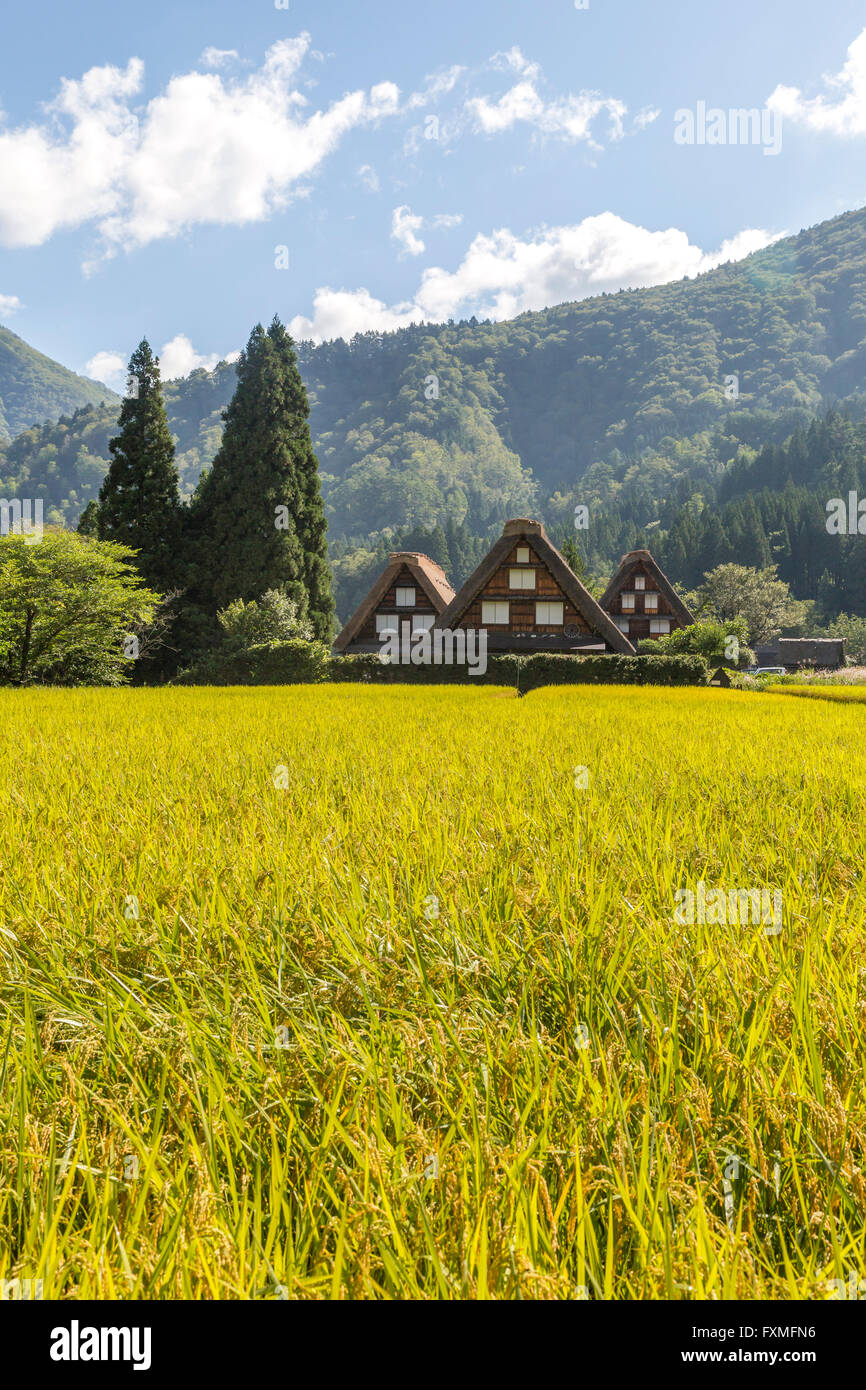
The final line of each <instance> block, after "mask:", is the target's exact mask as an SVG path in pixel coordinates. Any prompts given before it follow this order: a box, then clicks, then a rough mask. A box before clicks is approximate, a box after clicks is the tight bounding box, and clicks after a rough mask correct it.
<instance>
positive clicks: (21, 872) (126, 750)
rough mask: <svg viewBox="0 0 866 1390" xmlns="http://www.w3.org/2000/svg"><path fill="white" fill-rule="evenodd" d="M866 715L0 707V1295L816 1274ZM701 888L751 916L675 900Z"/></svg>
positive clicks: (858, 1112) (846, 711)
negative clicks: (763, 899)
mask: <svg viewBox="0 0 866 1390" xmlns="http://www.w3.org/2000/svg"><path fill="white" fill-rule="evenodd" d="M862 719H863V715H862V711H861V710H858V709H851V708H849V707H847V706H844V705H842V704H835V703H834V704H830V703H819V702H812V703H809V702H806V703H804V702H803V701H802V700H799V701H798V700H791V699H784V698H780V696H779V695H777V694H775V693H772V694H771V693H768V694H766V695H744V694H742V693H738V692H735V691H731V692H726V691H710V690H652V689H625V688H598V687H595V688H583V689H581V688H579V687H578V688H572V689H568V690H566V689H562V688H559V689H548V690H541V691H537V692H535V693H534V694H532V695H529V696H527V697H526V698H523V699H517V698H515V696H514V693H513V692H512V691H506V690H499V689H495V688H485V689H472V688H464V687H457V688H438V689H437V688H429V687H428V688H408V687H392V688H386V689H376V688H373V687H330V688H329V687H319V688H316V687H294V688H282V689H253V690H241V689H230V690H218V691H206V690H196V689H178V690H162V691H155V690H98V691H97V690H93V691H51V690H33V691H24V692H9V691H4V692H0V740H2V745H3V765H4V769H5V778H4V787H3V792H4V795H3V802H2V814H0V953H2V964H0V981H2V1010H0V1027H2V1037H0V1265H2V1268H0V1277H2V1278H5V1279H11V1278H16V1277H17V1278H22V1279H25V1278H30V1279H42V1280H43V1284H44V1297H45V1298H46V1299H47V1298H73V1297H75V1298H148V1299H169V1298H194V1299H279V1298H286V1297H288V1298H292V1299H294V1298H301V1299H395V1298H409V1299H490V1298H492V1299H515V1298H522V1299H566V1300H571V1299H575V1298H578V1299H584V1298H588V1299H590V1300H601V1299H614V1300H630V1299H665V1300H679V1299H721V1298H743V1299H751V1298H758V1297H769V1298H781V1299H787V1298H792V1299H793V1298H815V1299H824V1298H826V1297H828V1289H829V1288H830V1287H831V1286H830V1285H829V1284H828V1281H829V1280H832V1279H834V1278H842V1279H844V1278H846V1277H848V1275H849V1272H850V1271H851V1270H852V1269H855V1270H859V1271H860V1273H861V1274H862V1269H861V1268H860V1267H861V1264H862V1251H863V1247H864V1236H866V1219H864V1206H866V1182H864V1173H863V1162H864V1155H863V1140H864V1049H863V1027H864V1020H866V953H864V921H866V895H864V883H863V858H864V838H863V826H864V823H866V747H864V740H863V725H862ZM698 884H703V885H706V888H707V891H708V892H709V891H713V890H721V891H722V893H728V892H732V893H735V892H737V891H738V890H751V889H753V888H755V889H769V890H771V891H777V892H780V893H781V902H782V904H783V908H782V918H781V922H780V925H779V929H778V930H777V929H776V927H770V928H768V927H766V926H763V925H761V924H760V923H759V924H758V925H755V924H754V923H749V922H747V923H745V924H742V925H740V924H736V925H732V921H731V917H730V916H729V917H728V919H727V921H726V922H722V923H719V922H718V921H717V920H715V921H711V920H710V918H711V916H712V914H710V913H707V919H708V920H706V921H701V920H698V921H696V922H695V923H694V924H693V925H681V924H680V923H679V922H678V921H677V920H676V918H675V904H676V902H677V894H678V892H683V891H685V890H688V891H694V890H695V889H696V886H697V885H698Z"/></svg>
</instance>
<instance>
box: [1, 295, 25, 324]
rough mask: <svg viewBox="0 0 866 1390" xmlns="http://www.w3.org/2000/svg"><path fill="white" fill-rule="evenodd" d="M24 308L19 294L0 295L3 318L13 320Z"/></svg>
mask: <svg viewBox="0 0 866 1390" xmlns="http://www.w3.org/2000/svg"><path fill="white" fill-rule="evenodd" d="M23 308H24V305H23V304H22V303H21V300H20V299H19V298H18V296H17V294H0V315H2V316H3V318H7V319H8V318H11V316H12V315H13V314H17V312H18V310H19V309H23Z"/></svg>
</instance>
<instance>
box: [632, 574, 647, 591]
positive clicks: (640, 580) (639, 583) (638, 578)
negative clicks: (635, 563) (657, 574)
mask: <svg viewBox="0 0 866 1390" xmlns="http://www.w3.org/2000/svg"><path fill="white" fill-rule="evenodd" d="M634 587H635V588H636V589H637V591H638V593H640V592H641V590H642V589H645V588H646V580H645V579H644V577H643V575H642V574H636V575H635V577H634Z"/></svg>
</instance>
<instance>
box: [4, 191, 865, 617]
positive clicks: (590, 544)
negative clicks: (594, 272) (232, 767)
mask: <svg viewBox="0 0 866 1390" xmlns="http://www.w3.org/2000/svg"><path fill="white" fill-rule="evenodd" d="M864 323H866V211H860V212H855V213H847V214H845V215H844V216H843V217H839V218H835V219H833V220H832V221H829V222H826V223H824V224H822V225H821V226H818V227H815V228H813V229H811V230H809V231H806V232H803V233H801V234H800V235H799V236H797V237H793V238H790V239H788V240H786V241H783V242H779V243H777V244H776V245H774V246H772V247H769V248H767V249H765V250H764V251H761V252H759V253H757V254H756V255H754V256H751V257H749V258H748V259H747V260H745V261H743V262H739V263H737V264H734V265H727V266H721V267H718V268H717V269H716V270H713V271H711V272H710V273H709V274H707V275H703V276H701V277H699V278H698V279H692V280H683V281H680V282H677V283H676V284H671V285H665V286H661V287H659V288H656V289H646V290H635V291H627V292H623V293H620V294H615V295H602V296H598V297H596V298H594V299H589V300H585V301H583V302H581V303H578V304H564V305H559V306H556V307H555V308H551V309H546V310H544V311H541V312H538V313H529V314H523V315H521V316H520V318H518V319H516V320H514V321H513V322H508V323H498V324H492V323H482V324H479V323H477V322H475V321H471V322H469V323H461V324H442V325H429V324H427V325H416V326H413V327H410V328H406V329H401V330H400V331H399V332H396V333H374V332H371V333H366V334H361V335H358V336H357V337H356V338H354V339H353V340H352V342H351V343H345V342H342V341H336V342H331V343H323V344H321V345H318V346H313V345H312V344H310V343H301V344H299V345H298V349H297V354H298V365H299V369H300V373H301V376H302V377H303V380H304V382H305V384H306V387H307V391H308V393H309V401H310V423H311V427H312V433H313V437H314V439H315V445H316V451H317V454H318V457H319V459H320V460H321V464H322V468H323V470H324V471H323V473H322V474H321V487H322V493H323V498H324V505H325V508H326V512H327V516H328V520H329V534H330V537H331V555H332V559H333V562H334V566H335V581H336V589H337V596H338V601H339V609H340V616H341V618H342V619H345V618H346V617H347V616H348V615H349V613H350V612H351V611H352V610H353V609H354V607H356V606H357V602H358V601H359V599H360V597H361V594H362V592H363V589H362V585H363V583H364V582H365V580H366V578H367V576H370V577H372V572H373V571H374V570H375V568H376V565H377V564H378V557H379V555H380V553H381V550H386V549H387V548H388V547H389V546H390V547H392V548H396V546H397V545H399V541H398V540H397V537H398V536H399V535H401V534H403V533H407V534H408V533H412V532H418V531H419V530H420V531H423V532H425V533H426V534H427V535H428V536H429V537H433V536H434V533H437V532H439V533H442V534H447V533H448V529H449V526H451V527H457V526H459V527H462V528H464V529H465V533H466V535H467V536H468V537H469V540H470V542H471V544H472V545H477V546H479V547H480V548H482V549H483V548H486V546H487V545H488V544H489V543H490V541H491V540H492V539H493V537H494V536H495V535H496V534H498V531H499V529H500V526H501V522H502V520H503V519H504V517H506V516H510V515H519V514H521V513H523V514H525V513H529V514H537V515H539V516H541V518H542V519H543V520H544V521H545V523H546V524H547V526H548V530H549V531H550V533H551V534H552V535H563V534H567V533H569V532H570V528H571V524H572V514H573V508H574V505H575V504H577V503H581V504H585V505H587V506H588V507H589V516H590V527H589V530H588V531H587V532H585V533H581V538H580V547H581V555H582V557H583V560H584V563H585V566H586V572H587V573H588V574H589V575H591V576H593V580H595V578H596V577H597V576H603V575H609V574H610V573H611V572H612V570H613V568H614V567H615V565H616V564H617V562H618V561H619V558H620V556H621V555H622V554H623V553H624V551H626V550H629V549H633V548H635V547H637V546H648V547H649V548H650V549H651V550H652V551H653V554H654V555H655V556H656V558H657V559H658V560H659V562H660V563H661V564H662V566H663V568H664V569H665V570H666V572H667V573H668V574H669V576H670V578H671V579H672V580H673V581H674V582H675V583H677V584H678V585H681V586H684V587H685V588H694V587H695V586H697V585H698V584H699V583H700V582H701V579H702V576H703V575H704V574H705V573H706V572H708V571H710V570H713V569H715V568H717V567H718V566H720V565H723V564H728V563H735V564H740V565H745V566H747V567H749V568H752V569H758V570H763V569H767V568H769V567H770V566H772V565H775V566H776V567H777V571H778V578H779V579H780V580H781V581H784V582H785V583H787V584H788V585H789V586H790V588H791V589H792V591H793V592H794V593H796V595H797V598H798V599H800V600H811V601H813V602H816V603H819V604H820V616H819V615H818V614H817V613H816V625H818V626H820V624H821V622H824V621H826V620H830V619H832V618H833V617H834V616H836V615H837V614H839V613H849V614H853V615H855V616H866V564H864V563H863V552H864V547H866V538H863V537H860V536H833V535H829V534H828V533H827V531H826V527H825V520H826V510H825V509H826V504H827V501H828V500H829V499H830V498H832V497H839V496H843V497H844V496H845V495H846V492H847V490H848V489H849V488H855V489H859V492H860V495H861V496H864V495H866V423H864V414H866V389H864V387H866V337H864ZM731 373H736V374H737V376H738V377H739V396H738V398H737V400H736V401H729V400H727V399H726V398H725V393H724V379H725V377H726V376H727V375H730V374H731ZM433 378H435V383H436V388H437V389H436V391H435V393H433V394H430V395H429V396H428V392H430V391H431V382H432V381H433ZM236 381H237V378H236V372H235V368H234V367H233V366H230V365H228V364H226V363H223V364H221V365H220V366H219V367H218V368H217V369H216V370H215V371H214V372H212V373H207V372H203V371H198V372H194V373H193V374H192V376H190V377H189V378H187V379H186V380H184V381H179V382H171V383H168V385H167V386H166V388H165V399H166V407H167V411H168V416H169V423H170V427H171V430H172V432H173V434H174V436H175V437H176V440H177V464H178V470H179V475H180V480H181V493H182V495H183V496H188V495H190V494H191V493H192V492H193V490H194V488H195V486H196V483H197V481H198V479H199V476H200V474H201V471H202V469H203V468H205V467H206V466H207V465H208V463H209V461H210V460H211V459H212V458H213V457H214V455H215V454H216V452H217V450H218V448H219V443H220V438H221V434H222V420H221V412H222V411H223V410H224V408H225V407H226V405H227V404H228V402H229V400H230V398H231V396H232V392H233V390H234V387H235V385H236ZM3 396H4V387H3V377H2V367H0V398H2V397H3ZM828 400H835V401H839V402H843V403H844V412H843V411H842V410H840V409H834V410H831V411H830V412H828V413H826V414H824V415H823V416H820V417H819V412H821V411H822V410H824V409H825V403H826V402H827V401H828ZM304 420H306V416H305V415H304ZM113 429H114V424H113V411H112V410H108V411H106V410H104V409H103V410H98V409H95V408H93V407H89V408H88V409H86V410H83V411H81V412H79V413H78V414H77V415H76V416H75V417H73V418H72V419H67V420H65V421H60V422H58V424H56V425H50V426H45V427H44V428H42V429H38V430H28V431H27V433H26V435H24V436H22V437H21V438H20V439H16V441H15V442H14V443H13V444H11V445H9V446H8V448H7V449H6V450H5V451H2V450H0V495H6V496H27V497H33V498H41V499H42V500H43V501H44V503H45V511H46V518H47V520H48V521H49V522H59V521H60V520H65V521H66V522H67V524H70V523H72V524H74V522H75V520H76V518H77V516H78V514H79V512H80V511H81V510H82V509H83V507H84V506H85V505H86V503H87V502H88V501H89V500H91V498H92V497H93V496H95V494H96V491H97V490H98V487H99V483H100V481H101V478H102V475H103V474H104V471H105V468H106V466H107V459H108V454H107V441H108V439H109V437H110V436H111V434H112V432H113ZM431 544H434V545H435V541H433V540H431ZM420 548H424V547H420ZM469 548H470V547H468V546H461V549H462V550H463V552H464V553H465V552H466V551H467V550H468V549H469ZM448 549H449V566H446V569H447V572H448V574H449V578H451V580H452V582H454V583H455V584H459V582H460V580H461V578H462V577H465V575H466V573H468V572H469V569H471V567H472V566H471V565H469V566H468V568H466V567H465V566H464V564H463V562H462V559H461V557H459V556H457V557H455V555H454V553H453V550H452V547H451V546H450V544H449V547H448ZM428 553H431V554H434V551H433V549H430V550H428ZM355 556H357V559H355ZM373 556H375V557H376V558H371V557H373ZM434 558H438V557H437V556H436V555H435V554H434ZM440 563H443V562H442V561H441V560H440ZM271 582H274V581H272V580H266V585H267V583H271ZM260 592H261V590H260ZM233 596H234V595H228V594H224V595H222V597H221V598H220V600H219V601H220V602H221V603H224V602H227V601H228V600H229V598H230V597H233ZM791 625H792V624H786V626H791ZM797 625H798V624H796V623H795V624H793V626H797Z"/></svg>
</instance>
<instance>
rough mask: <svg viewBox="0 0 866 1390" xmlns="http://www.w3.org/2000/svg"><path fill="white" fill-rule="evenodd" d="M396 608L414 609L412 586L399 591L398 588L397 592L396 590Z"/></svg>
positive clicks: (413, 590)
mask: <svg viewBox="0 0 866 1390" xmlns="http://www.w3.org/2000/svg"><path fill="white" fill-rule="evenodd" d="M397 607H398V608H414V607H415V589H414V586H408V587H407V588H405V589H400V588H398V590H397Z"/></svg>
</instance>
